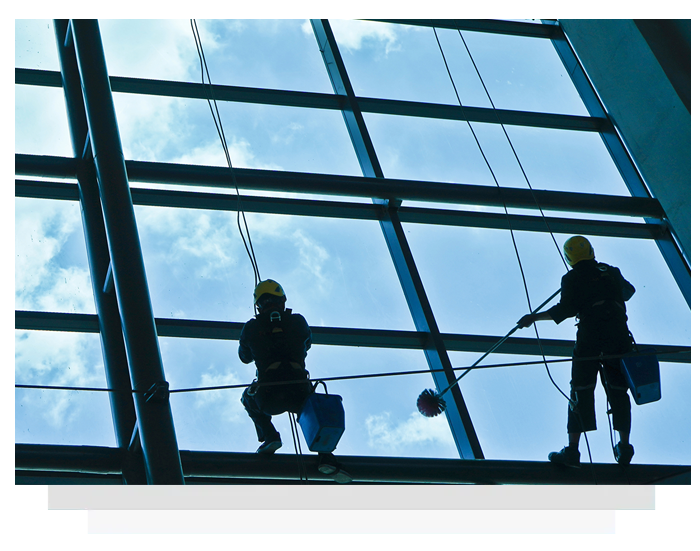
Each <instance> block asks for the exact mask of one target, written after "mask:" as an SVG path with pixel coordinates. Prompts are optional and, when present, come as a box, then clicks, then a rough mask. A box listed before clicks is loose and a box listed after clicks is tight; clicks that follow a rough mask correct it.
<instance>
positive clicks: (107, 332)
mask: <svg viewBox="0 0 700 551" xmlns="http://www.w3.org/2000/svg"><path fill="white" fill-rule="evenodd" d="M54 30H55V34H56V45H57V47H58V56H59V61H60V65H61V76H62V80H63V92H64V96H65V101H66V113H67V116H68V127H69V129H70V135H71V142H72V143H73V154H74V155H75V157H76V159H77V160H78V166H79V167H80V168H79V169H78V174H77V177H78V190H79V193H80V207H81V213H82V218H83V231H84V233H85V245H86V249H87V258H88V264H89V268H90V277H91V279H92V291H93V296H94V299H95V310H96V312H97V316H98V319H99V323H100V340H101V342H102V356H103V358H104V366H105V374H106V377H107V382H108V385H109V388H111V389H113V390H115V391H117V392H110V393H109V398H110V403H111V406H112V419H113V423H114V432H115V436H116V440H117V445H118V446H119V447H120V448H127V447H128V446H129V441H130V439H131V435H132V433H133V430H134V426H135V425H136V410H135V408H134V400H133V397H132V396H131V380H130V378H129V366H128V364H127V360H126V351H125V350H124V338H123V335H122V328H121V320H120V318H119V309H118V307H117V301H116V298H115V296H114V294H113V293H112V294H106V293H103V292H102V287H103V286H102V284H103V282H104V280H105V277H106V276H107V271H108V268H109V262H110V260H109V250H108V248H107V235H106V234H105V228H104V221H103V218H102V206H101V204H100V193H99V189H98V187H97V179H96V177H95V174H94V167H93V166H92V161H91V159H90V156H89V154H90V150H89V147H88V151H86V143H87V140H88V126H87V119H86V118H85V106H84V104H83V95H82V92H81V90H80V75H79V74H78V65H77V61H76V58H75V51H74V50H73V44H72V41H71V40H70V36H69V37H68V38H69V40H68V43H67V41H66V35H67V32H68V20H67V19H57V20H55V21H54Z"/></svg>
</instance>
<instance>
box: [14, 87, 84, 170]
mask: <svg viewBox="0 0 700 551" xmlns="http://www.w3.org/2000/svg"><path fill="white" fill-rule="evenodd" d="M15 153H25V154H32V155H58V156H61V157H72V156H73V147H72V146H71V141H70V134H69V131H68V119H67V117H66V104H65V100H64V99H63V89H62V88H45V87H42V86H21V85H15Z"/></svg>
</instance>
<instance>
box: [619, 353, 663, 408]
mask: <svg viewBox="0 0 700 551" xmlns="http://www.w3.org/2000/svg"><path fill="white" fill-rule="evenodd" d="M639 352H640V353H643V354H644V355H643V356H630V357H627V358H622V372H623V373H624V375H625V378H626V379H627V384H628V385H629V387H630V390H631V391H632V398H634V401H635V403H636V404H637V405H642V404H648V403H649V402H656V401H657V400H660V399H661V378H660V374H659V360H658V359H657V357H656V350H655V349H653V348H646V349H644V350H640V351H639Z"/></svg>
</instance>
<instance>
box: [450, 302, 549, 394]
mask: <svg viewBox="0 0 700 551" xmlns="http://www.w3.org/2000/svg"><path fill="white" fill-rule="evenodd" d="M559 293H561V289H557V292H556V293H554V294H553V295H552V296H551V297H549V298H548V299H547V300H545V301H544V302H543V303H542V304H540V305H539V306H538V307H537V308H535V309H534V310H533V311H532V313H533V314H536V313H537V312H539V311H540V310H542V308H544V307H545V305H547V304H548V303H549V301H550V300H552V299H553V298H554V297H556V296H557V295H558V294H559ZM518 329H519V326H518V325H516V326H515V327H513V329H511V330H510V331H509V332H508V334H507V335H506V336H505V337H503V338H502V339H501V340H500V341H498V342H497V343H496V344H494V345H493V346H492V347H491V348H489V349H488V350H487V351H486V352H484V355H483V356H481V358H479V359H478V360H476V361H475V362H474V363H473V364H472V365H471V367H470V368H469V369H467V370H466V371H465V372H464V373H462V374H461V375H460V376H459V377H457V379H456V380H455V382H454V383H452V384H451V385H450V386H448V387H447V388H446V389H445V390H443V391H442V392H440V393H439V394H438V395H437V396H438V397H441V396H443V395H444V394H446V393H447V392H449V390H450V389H451V388H452V387H453V386H455V385H456V384H457V383H458V382H459V380H460V379H461V378H462V377H464V376H465V375H466V374H467V373H469V372H470V371H471V370H472V369H474V368H475V367H476V366H477V365H478V364H479V362H480V361H481V360H483V359H484V358H485V357H486V356H488V355H489V354H491V352H493V351H494V350H496V348H498V347H499V346H501V345H502V344H503V343H504V342H505V340H506V339H507V338H508V337H510V336H511V335H512V334H513V333H515V332H516V331H517V330H518Z"/></svg>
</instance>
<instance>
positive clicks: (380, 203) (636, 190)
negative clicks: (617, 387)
mask: <svg viewBox="0 0 700 551" xmlns="http://www.w3.org/2000/svg"><path fill="white" fill-rule="evenodd" d="M381 21H385V22H390V23H396V24H408V25H424V26H431V27H433V26H434V27H439V28H452V29H463V30H471V31H479V32H492V33H499V34H513V35H519V36H531V37H537V38H543V39H548V40H551V41H552V43H553V45H554V47H555V49H556V50H557V52H558V53H559V56H560V58H561V59H562V62H563V63H564V66H565V67H566V68H567V70H568V71H569V74H570V76H571V78H572V81H573V82H574V84H575V86H576V88H577V90H578V91H579V93H580V95H581V97H582V99H583V100H584V103H585V104H586V106H587V108H588V109H589V112H590V113H592V114H593V116H590V117H582V116H573V115H557V114H549V113H533V112H524V111H514V110H494V109H484V108H472V107H465V108H460V107H459V106H454V105H440V104H431V103H422V102H410V101H398V100H386V99H380V98H362V97H356V96H355V95H354V93H353V92H352V86H351V83H350V80H349V77H348V75H347V73H346V72H345V71H344V69H343V63H342V56H341V55H340V52H339V50H338V48H337V45H335V42H334V39H333V36H332V31H331V28H330V25H329V24H328V22H327V21H325V20H312V26H313V28H314V30H315V31H316V34H317V38H318V39H319V45H320V49H321V54H322V55H323V56H325V58H326V63H327V67H328V70H329V76H330V78H331V82H332V83H333V85H334V89H335V91H336V94H321V93H311V92H293V91H284V90H269V89H260V88H244V87H236V86H221V85H215V86H213V91H214V94H215V97H216V99H217V100H221V101H237V102H247V103H260V104H268V105H283V106H292V107H303V108H314V109H332V110H340V111H341V112H342V113H343V116H344V118H345V120H346V125H347V127H348V131H349V133H350V136H351V139H352V141H353V145H354V146H355V151H356V153H357V155H358V161H359V162H360V165H361V167H362V170H363V174H364V177H361V178H357V177H348V176H338V175H321V174H307V173H291V172H277V171H263V170H252V169H235V172H236V178H237V181H238V184H239V186H240V188H241V189H258V190H284V191H290V190H293V191H295V192H298V193H309V194H326V195H330V196H333V195H343V196H355V197H371V198H372V199H373V204H371V205H370V204H366V203H364V204H362V203H352V202H337V201H330V200H329V201H324V200H317V199H314V200H310V199H280V198H268V197H250V196H246V197H245V200H244V201H243V208H244V209H245V210H247V211H249V212H270V213H284V214H297V215H305V216H321V217H323V216H330V217H340V218H350V219H367V220H369V219H371V220H378V221H379V222H380V223H381V225H382V228H383V230H384V235H385V238H386V241H387V245H388V246H389V250H390V252H391V254H392V258H393V259H394V263H395V266H396V269H397V274H398V275H399V279H400V281H401V283H402V286H403V288H404V292H405V295H406V299H407V302H408V304H409V309H410V310H411V313H412V316H413V318H414V322H415V324H416V329H417V330H416V331H415V332H406V331H374V330H366V329H338V328H320V327H319V328H314V333H315V335H317V336H318V338H320V341H319V342H322V341H323V342H324V343H326V344H337V345H352V346H381V347H396V348H414V349H415V348H418V349H423V350H424V352H425V353H426V358H427V361H428V364H429V366H430V367H431V369H433V370H434V371H435V374H436V376H437V379H436V383H437V385H438V388H441V387H444V386H446V385H447V384H449V382H450V379H449V377H452V380H453V378H454V373H453V371H452V367H451V365H450V363H449V358H448V357H447V350H462V351H474V352H482V351H485V350H486V349H487V348H488V347H489V346H490V345H491V344H492V341H493V339H494V337H490V336H486V335H448V334H443V333H441V332H440V331H439V329H438V328H437V323H436V321H435V319H434V317H433V315H432V310H431V308H430V304H429V301H428V299H427V296H426V295H425V291H424V289H423V288H422V284H421V282H420V275H419V273H418V269H417V267H416V266H415V263H414V262H413V259H412V254H411V251H410V248H409V247H408V242H407V241H406V239H405V235H403V229H402V223H406V222H417V223H425V224H442V225H454V226H468V227H482V228H499V229H505V228H507V227H508V226H507V221H506V219H505V216H504V215H501V214H488V213H474V212H467V211H458V210H448V209H444V208H418V207H405V206H402V205H401V201H402V200H419V201H426V202H437V203H454V204H479V205H498V206H502V205H503V201H504V198H505V200H506V203H507V204H508V205H509V206H518V207H521V208H536V206H541V207H542V208H544V209H547V210H560V211H564V212H567V211H569V212H586V213H599V214H616V215H625V216H634V217H640V218H643V219H644V223H639V222H609V221H603V220H578V219H572V218H554V217H552V218H549V217H548V219H547V220H548V223H549V226H550V228H552V229H553V230H554V231H556V232H562V233H584V234H588V235H607V236H613V237H627V238H640V239H654V240H655V242H656V243H657V244H658V245H659V248H660V250H661V252H662V254H663V256H664V258H665V259H666V261H667V264H668V266H669V269H670V271H671V272H672V274H673V275H674V278H675V279H676V281H677V283H678V285H679V288H680V289H681V291H682V292H683V294H684V297H685V298H686V300H687V302H688V304H690V267H689V264H688V263H687V262H686V260H685V258H684V255H683V253H682V251H681V250H680V248H679V246H678V245H677V242H676V241H675V239H674V238H673V230H672V228H670V227H669V225H668V222H667V220H666V219H665V215H664V213H663V209H662V208H661V206H660V204H659V203H658V201H656V199H654V198H651V197H650V194H649V193H648V191H647V187H646V186H645V185H644V182H643V180H642V179H641V176H640V175H639V173H638V171H637V170H636V168H635V166H634V163H633V161H632V159H631V158H630V156H629V154H628V153H627V150H626V149H625V147H624V144H623V142H622V140H621V139H620V137H619V135H618V133H617V131H616V130H615V127H614V125H613V124H612V122H611V121H610V120H609V118H608V116H607V114H606V113H605V110H604V109H603V108H602V105H601V104H600V101H599V100H598V98H597V96H596V95H595V92H594V90H593V88H592V86H591V85H590V82H588V80H587V78H586V77H585V73H584V72H583V71H582V70H580V64H579V62H578V60H577V58H576V56H575V54H574V52H573V50H572V48H571V46H570V45H569V44H568V41H567V40H566V37H565V36H564V34H563V32H562V30H561V28H560V27H559V26H558V24H556V23H540V24H537V23H522V22H512V21H497V20H381ZM57 23H58V25H57V36H60V32H59V29H61V32H63V36H64V37H65V36H67V35H66V32H68V31H69V29H68V24H67V22H65V21H64V22H60V20H57ZM90 25H92V23H90V22H87V23H86V22H81V23H79V27H80V26H82V27H89V26H90ZM64 26H65V29H64ZM95 26H96V23H95ZM97 36H98V37H99V32H98V33H97ZM91 40H93V41H94V38H93V39H91ZM326 44H328V45H330V47H325V45H326ZM65 45H70V44H69V42H68V41H67V42H66V44H65ZM59 48H60V40H59ZM66 72H67V71H66V69H65V68H64V67H62V72H56V71H43V70H31V69H21V68H16V69H15V83H16V84H20V85H31V86H50V87H64V88H66V93H67V94H68V93H69V91H68V89H67V84H66V83H65V82H64V78H65V75H66ZM62 73H63V75H62ZM106 80H107V83H108V84H107V89H111V93H118V92H121V93H134V94H147V95H160V96H169V97H182V98H198V99H199V98H203V97H205V95H204V92H203V90H202V87H201V85H198V84H196V85H195V84H191V83H183V82H171V81H162V80H150V79H138V78H127V77H110V76H108V75H107V76H106ZM103 95H104V94H103ZM67 101H68V100H67ZM80 111H81V109H79V108H78V107H76V103H75V102H73V104H71V103H70V102H69V103H68V105H67V112H68V116H69V124H70V125H71V128H72V139H73V140H74V148H75V151H76V159H66V158H60V157H50V156H36V155H16V156H15V159H16V167H15V173H16V175H18V176H43V177H47V176H48V177H54V178H68V179H77V180H78V184H74V183H70V182H69V183H66V182H46V181H33V180H25V179H17V180H16V183H15V194H16V196H17V197H36V198H47V199H66V200H81V204H83V208H84V209H85V208H86V205H90V204H92V205H95V203H94V202H92V203H91V202H90V201H89V200H88V199H86V198H85V193H86V191H85V190H87V189H88V185H87V184H86V183H85V182H86V181H89V178H88V180H86V177H85V171H84V163H81V161H80V160H79V159H80V158H81V154H79V153H81V152H80V151H79V138H78V137H79V136H80V135H81V134H83V135H86V132H85V129H84V128H85V124H86V123H84V122H81V121H80ZM84 113H85V111H83V117H84ZM363 113H380V114H388V115H402V116H414V117H423V118H437V119H446V120H460V121H461V120H465V118H467V119H468V120H470V121H476V122H486V123H498V122H502V123H504V124H511V125H525V126H533V127H541V128H557V129H566V130H574V131H584V132H597V133H599V135H600V136H601V139H603V141H604V143H605V144H606V147H607V148H608V151H609V152H610V155H611V157H612V158H613V160H614V161H615V163H616V165H617V166H618V168H619V170H620V173H621V174H622V176H623V179H624V180H625V182H626V183H627V185H628V188H629V189H630V193H631V195H632V196H631V197H613V196H600V195H592V194H585V193H564V192H548V191H540V190H538V191H535V192H534V194H530V192H529V191H527V190H516V189H501V194H500V195H498V194H496V195H498V197H495V195H494V191H495V190H494V189H493V188H489V187H488V186H473V185H472V186H470V185H458V184H446V183H445V184H441V183H436V182H416V181H406V180H392V179H385V178H383V175H382V173H381V168H380V166H379V161H378V158H377V156H376V154H375V153H374V150H373V146H372V142H371V138H370V136H369V133H368V132H367V129H366V127H365V126H364V122H363V117H362V114H363ZM115 127H116V125H115ZM115 135H116V139H117V140H118V139H119V137H118V130H116V134H115ZM76 140H77V141H76ZM86 144H87V148H85V147H84V148H83V151H82V156H84V155H85V154H87V156H88V157H89V156H90V149H89V147H90V140H88V141H87V142H86ZM124 166H125V170H126V173H127V175H128V176H127V177H128V180H130V181H134V182H136V181H144V182H154V183H155V182H165V183H171V184H184V185H191V186H198V185H206V186H218V187H222V188H225V187H230V181H231V180H230V174H229V172H228V170H227V169H219V168H214V167H201V166H184V165H169V164H167V163H144V162H136V161H126V162H125V163H124ZM127 185H128V184H127ZM130 194H131V196H132V198H133V204H143V205H158V206H172V207H187V208H203V209H213V210H228V209H230V208H232V207H231V206H230V205H229V203H230V201H231V199H230V197H231V196H230V195H226V194H223V193H222V194H217V193H202V192H190V191H187V192H185V191H179V190H152V189H141V188H134V187H132V188H131V189H130ZM533 195H534V196H535V197H536V198H537V201H536V202H535V200H534V199H533ZM87 210H88V213H87V215H86V219H85V220H84V226H85V231H86V233H89V234H90V235H91V236H93V235H94V234H95V233H96V231H95V230H92V229H91V230H88V227H89V226H91V225H92V226H94V224H92V223H91V222H89V220H88V219H87V216H88V215H89V216H93V215H95V214H97V207H95V206H88V207H87ZM100 215H101V213H100ZM510 221H511V223H512V224H513V227H514V229H518V230H524V231H548V230H547V228H546V226H545V225H544V223H543V221H542V220H541V217H539V216H523V215H520V216H513V215H511V216H510ZM97 239H98V241H99V238H97ZM92 240H93V237H91V238H90V241H92ZM86 241H88V240H86ZM87 246H88V248H90V247H91V246H93V245H91V244H90V242H88V243H87ZM94 247H96V251H99V250H100V249H102V250H104V247H105V245H104V244H99V245H95V246H94ZM92 254H93V253H89V255H92ZM100 254H101V253H100ZM94 256H95V257H97V256H98V252H95V253H94ZM139 257H140V254H139ZM98 263H99V264H100V266H101V265H102V264H104V262H103V261H102V260H100V261H98ZM93 269H94V270H95V273H96V274H97V273H100V274H103V275H104V270H105V268H104V266H101V267H100V268H99V270H98V269H97V268H92V267H91V270H93ZM102 280H104V277H99V276H98V277H97V281H98V282H99V281H102ZM97 285H98V286H99V285H100V284H97ZM139 287H143V288H144V290H145V292H146V293H147V292H148V290H147V284H146V283H145V280H144V282H143V283H140V284H139ZM96 289H97V288H96ZM95 293H96V295H97V293H98V291H97V290H95ZM96 300H97V299H96ZM103 308H104V307H102V306H101V307H99V308H98V315H97V316H85V315H80V314H53V313H42V312H17V313H16V328H17V329H38V330H68V331H88V332H93V331H97V332H100V333H101V334H102V337H103V339H105V337H106V335H107V334H108V333H109V331H110V330H108V329H106V328H105V327H103V325H104V323H105V322H106V320H107V319H108V318H109V316H108V314H105V313H104V312H103V311H102V309H103ZM150 319H152V320H153V323H154V327H155V331H156V332H157V334H158V335H159V336H179V337H190V338H232V335H233V336H235V335H236V332H235V330H236V327H237V324H223V322H215V321H199V320H160V319H153V316H152V314H151V316H150ZM222 324H223V325H222ZM101 327H102V329H100V328H101ZM238 330H240V329H238ZM113 333H114V334H115V335H116V333H115V332H113ZM529 341H533V339H517V338H515V339H511V342H510V343H507V344H506V345H504V346H503V348H502V349H501V352H503V353H511V354H529V353H534V354H538V353H539V348H537V347H536V345H535V343H534V342H529ZM544 345H545V348H546V350H547V351H548V352H547V353H548V354H552V355H559V354H560V353H562V352H563V351H564V350H566V349H568V350H570V347H571V345H572V343H571V342H570V341H552V342H545V343H544ZM679 348H680V349H682V350H679ZM535 349H537V350H535ZM657 349H659V352H660V354H664V353H665V352H667V353H668V356H666V357H665V358H664V361H680V362H689V361H690V348H689V347H687V349H686V347H664V346H657ZM678 352H682V353H681V354H678ZM105 360H106V361H105V366H106V369H107V370H108V374H109V372H110V370H112V367H111V366H112V365H116V364H117V363H118V361H117V360H115V359H113V358H112V359H109V360H108V358H107V355H106V358H105ZM120 369H121V371H122V373H123V362H122V367H121V368H114V372H115V373H116V372H117V371H118V370H120ZM445 373H447V374H448V375H447V378H445V377H446V375H445ZM108 380H109V378H108ZM453 393H454V395H452V394H451V395H450V400H449V404H450V405H449V411H448V414H449V419H450V424H451V427H452V429H453V434H454V435H455V440H456V443H457V446H458V449H459V453H460V456H461V457H462V458H468V459H469V458H483V452H482V451H481V449H480V445H479V442H478V438H477V437H476V432H475V430H474V427H473V426H472V425H471V420H470V418H469V414H468V412H467V411H466V405H465V404H464V403H463V398H462V397H461V394H460V393H459V389H458V387H455V389H453ZM127 409H128V407H127ZM113 415H114V422H115V430H116V431H117V432H118V434H119V437H118V439H119V441H120V442H122V443H123V441H124V440H125V438H124V434H123V433H124V429H123V427H122V428H119V429H117V426H118V425H119V426H122V425H124V423H125V422H124V420H123V418H122V419H121V420H120V416H121V414H118V413H117V411H116V409H115V408H114V407H113ZM126 423H127V424H128V422H126ZM173 438H174V435H173ZM175 446H176V444H175ZM175 449H176V448H175ZM178 462H179V458H178ZM168 469H169V467H168ZM170 470H172V469H170ZM175 470H177V469H175ZM181 475H182V470H181V467H180V476H181ZM151 481H152V480H151Z"/></svg>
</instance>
